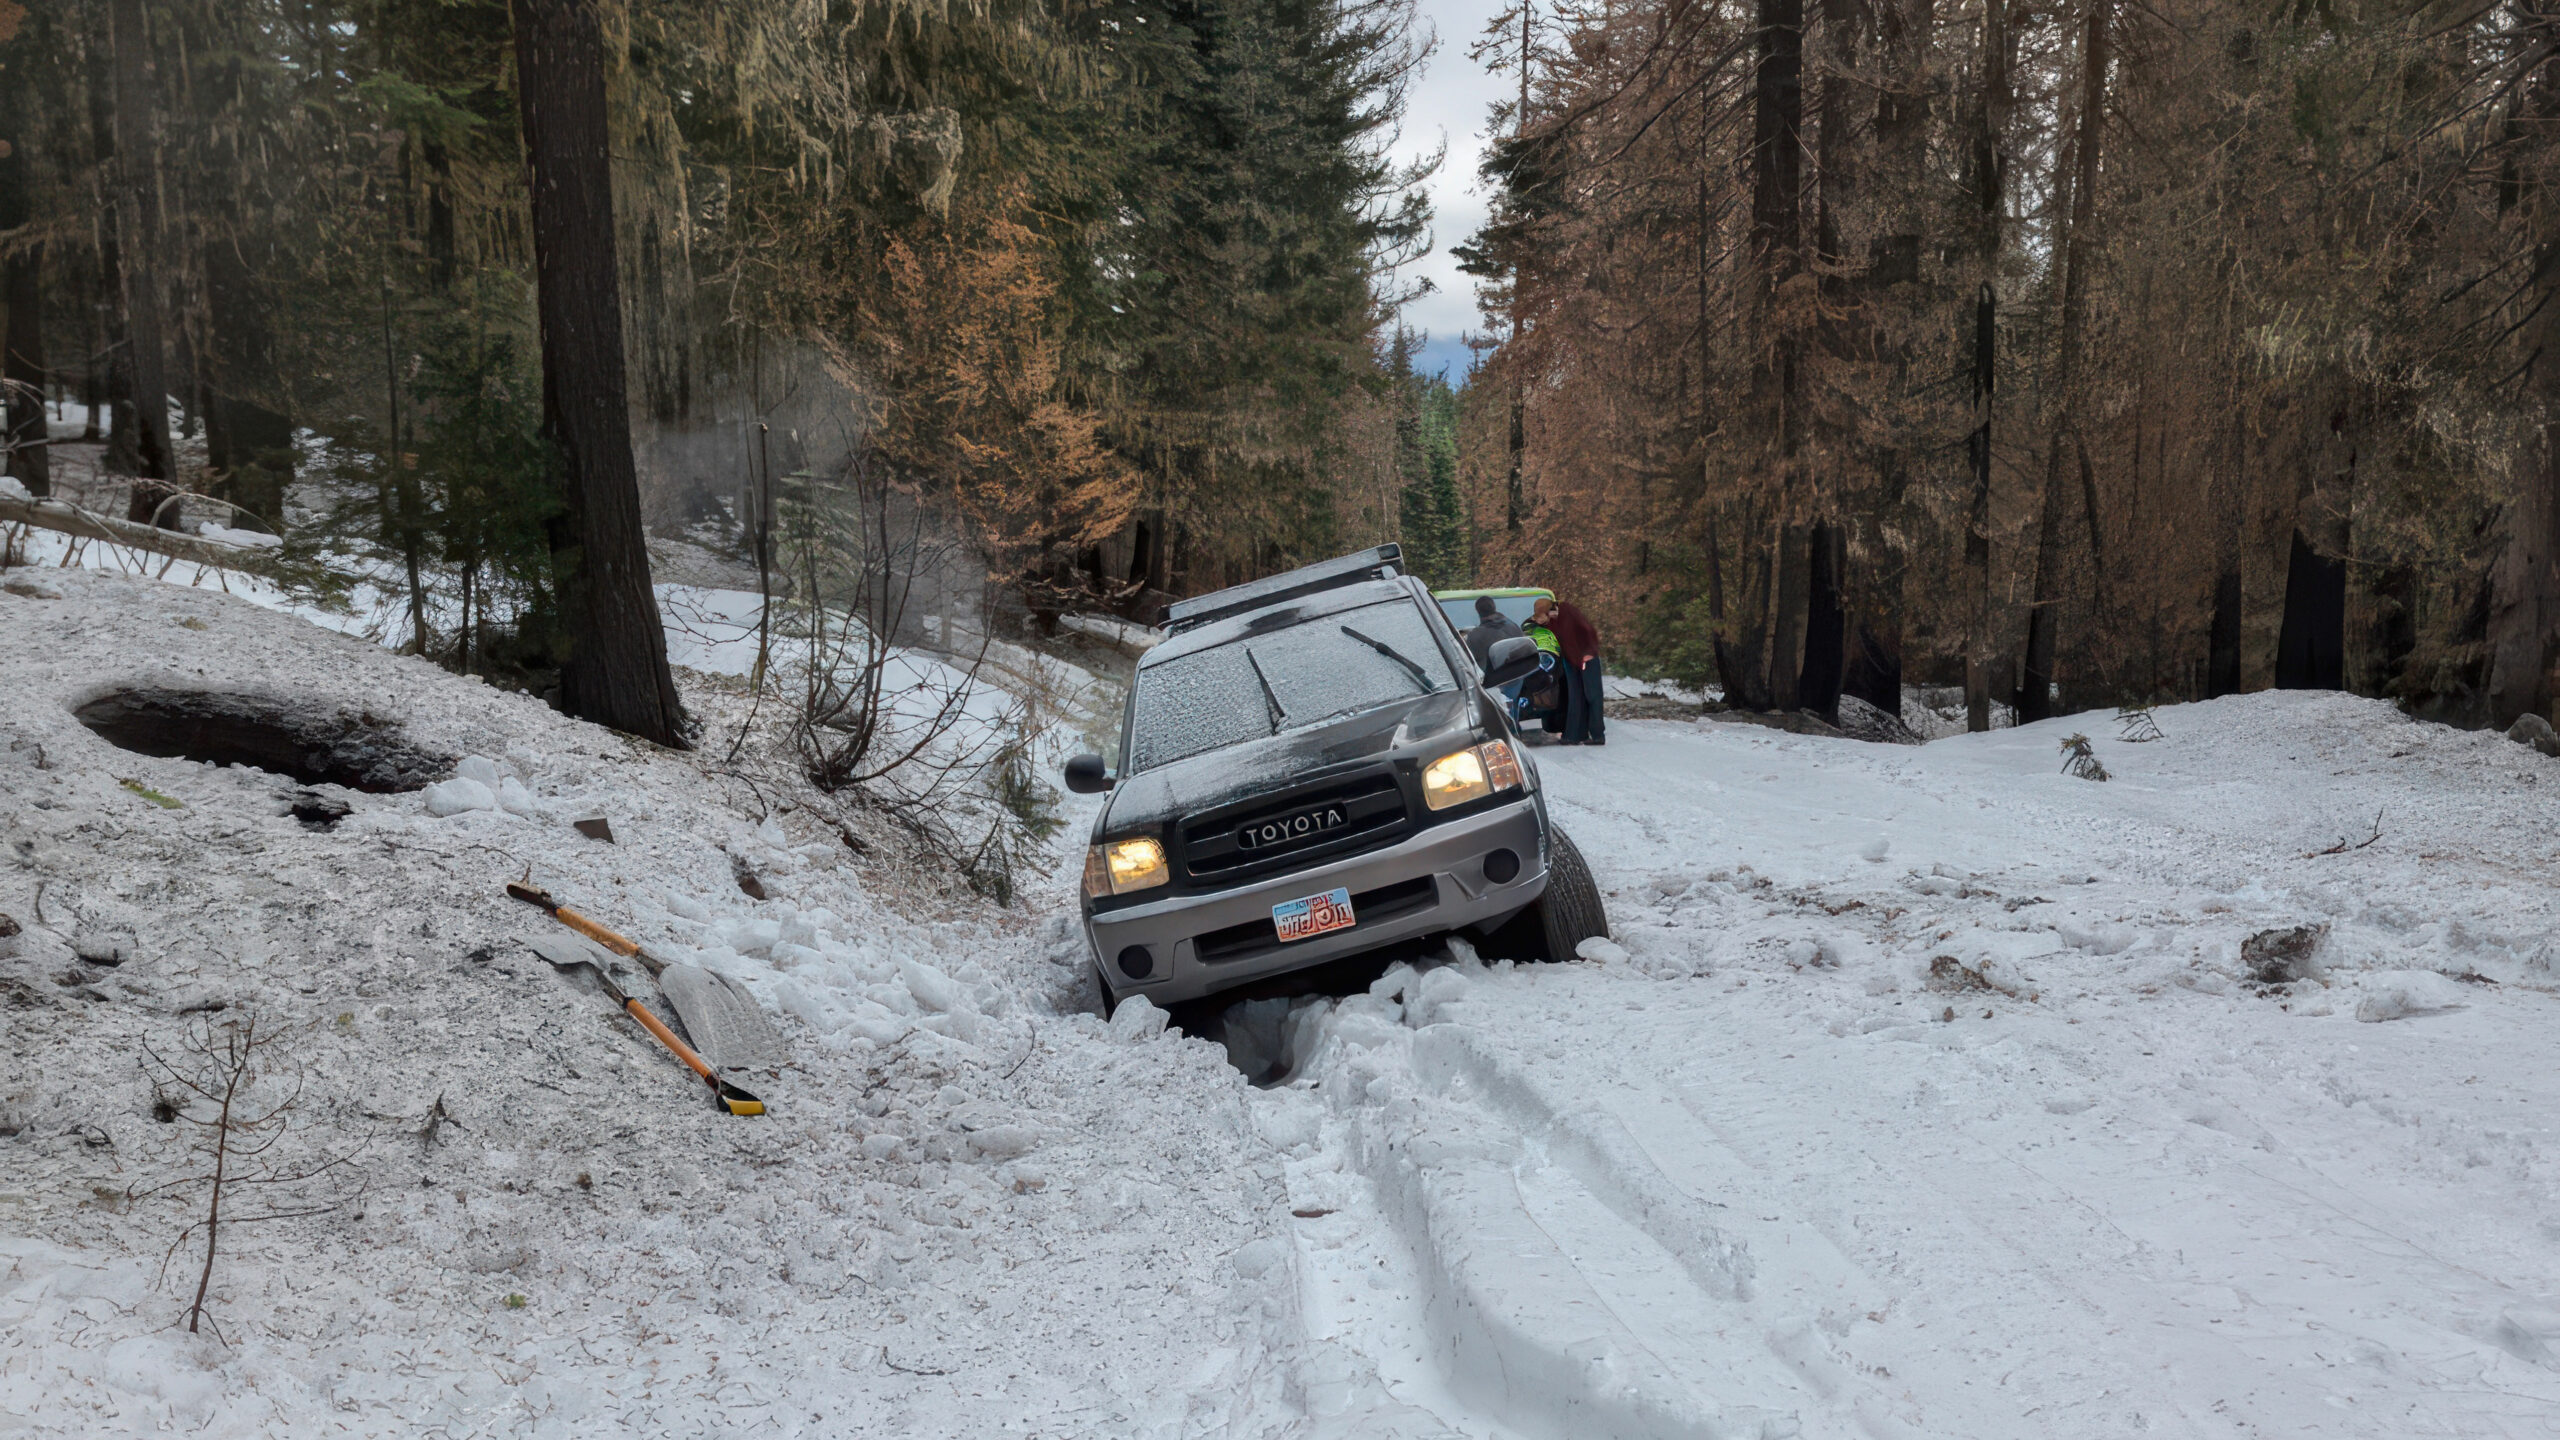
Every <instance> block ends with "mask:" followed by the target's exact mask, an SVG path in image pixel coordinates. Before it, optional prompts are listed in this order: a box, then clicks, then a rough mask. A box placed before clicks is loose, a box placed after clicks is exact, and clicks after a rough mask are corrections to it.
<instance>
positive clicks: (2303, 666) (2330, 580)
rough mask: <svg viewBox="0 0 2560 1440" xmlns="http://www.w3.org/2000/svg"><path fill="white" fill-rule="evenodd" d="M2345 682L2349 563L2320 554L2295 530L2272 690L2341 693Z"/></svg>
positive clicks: (2286, 573) (2277, 641) (2277, 640)
mask: <svg viewBox="0 0 2560 1440" xmlns="http://www.w3.org/2000/svg"><path fill="white" fill-rule="evenodd" d="M2346 683H2347V562H2346V561H2344V560H2341V559H2335V558H2332V557H2330V556H2327V555H2323V554H2321V553H2320V552H2319V551H2318V550H2317V549H2314V548H2313V547H2312V544H2311V541H2310V540H2309V539H2308V538H2307V537H2305V536H2304V535H2303V533H2302V532H2301V531H2299V530H2296V531H2294V532H2293V558H2292V560H2291V562H2290V563H2289V564H2288V565H2287V566H2286V569H2285V581H2284V626H2283V628H2282V629H2281V630H2280V631H2279V632H2278V634H2277V638H2276V688H2277V689H2279V690H2343V689H2345V688H2346Z"/></svg>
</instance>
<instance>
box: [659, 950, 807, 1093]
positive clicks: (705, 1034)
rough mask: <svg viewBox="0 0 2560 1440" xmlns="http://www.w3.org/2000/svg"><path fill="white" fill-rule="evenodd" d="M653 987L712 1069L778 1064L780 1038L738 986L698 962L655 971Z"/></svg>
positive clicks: (781, 1051)
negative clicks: (656, 981) (661, 995)
mask: <svg viewBox="0 0 2560 1440" xmlns="http://www.w3.org/2000/svg"><path fill="white" fill-rule="evenodd" d="M658 990H659V992H660V993H662V994H664V995H665V996H666V997H667V1006H668V1008H670V1009H672V1010H674V1011H675V1012H676V1015H677V1016H678V1017H679V1018H680V1019H682V1020H683V1021H684V1029H685V1034H686V1035H687V1036H689V1037H690V1038H691V1039H692V1041H693V1048H694V1049H695V1050H697V1051H699V1052H700V1053H701V1055H702V1058H703V1059H704V1060H706V1061H708V1062H709V1063H710V1065H711V1068H712V1069H714V1070H738V1069H748V1070H754V1069H770V1068H772V1067H774V1066H778V1065H780V1064H781V1063H782V1062H783V1060H784V1058H785V1055H784V1051H783V1047H782V1037H781V1036H780V1035H777V1034H775V1033H774V1029H773V1025H772V1023H771V1022H770V1021H768V1020H766V1019H765V1018H764V1011H763V1009H762V1008H761V1007H759V1006H758V1005H757V1004H756V1000H755V996H754V995H752V994H750V993H748V991H747V987H745V986H744V985H741V984H739V983H738V982H737V981H735V980H732V979H730V978H729V977H728V976H726V975H721V974H718V973H716V972H714V971H710V970H705V969H703V968H702V967H701V966H699V965H670V966H668V967H667V968H666V969H664V970H662V971H660V972H659V973H658Z"/></svg>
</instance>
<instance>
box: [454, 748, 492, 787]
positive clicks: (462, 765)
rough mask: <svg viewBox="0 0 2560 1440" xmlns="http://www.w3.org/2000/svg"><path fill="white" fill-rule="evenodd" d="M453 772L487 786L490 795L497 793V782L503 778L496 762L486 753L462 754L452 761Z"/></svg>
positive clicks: (462, 777)
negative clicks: (459, 757)
mask: <svg viewBox="0 0 2560 1440" xmlns="http://www.w3.org/2000/svg"><path fill="white" fill-rule="evenodd" d="M453 773H454V774H455V775H456V776H458V777H460V778H461V779H464V780H476V781H478V782H479V783H480V784H482V785H485V786H487V787H488V788H489V793H490V794H492V795H495V794H497V793H498V782H499V781H500V780H501V779H503V778H505V777H504V773H503V772H501V771H500V770H499V769H498V762H497V761H495V760H492V759H490V758H489V757H488V756H486V755H465V756H463V757H462V758H461V759H459V760H456V761H455V762H453Z"/></svg>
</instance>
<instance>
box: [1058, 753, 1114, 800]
mask: <svg viewBox="0 0 2560 1440" xmlns="http://www.w3.org/2000/svg"><path fill="white" fill-rule="evenodd" d="M1111 786H1112V779H1111V772H1110V771H1109V770H1108V769H1106V768H1104V766H1103V763H1102V757H1101V756H1099V755H1095V754H1091V753H1087V754H1083V755H1078V756H1076V757H1075V758H1074V759H1072V760H1069V761H1068V762H1067V788H1068V789H1070V790H1073V791H1074V792H1076V793H1077V794H1079V795H1099V794H1101V793H1102V792H1103V791H1105V790H1108V789H1110V788H1111Z"/></svg>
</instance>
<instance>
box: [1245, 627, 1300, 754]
mask: <svg viewBox="0 0 2560 1440" xmlns="http://www.w3.org/2000/svg"><path fill="white" fill-rule="evenodd" d="M1244 663H1246V664H1247V665H1250V666H1252V667H1253V678H1254V679H1256V680H1259V681H1261V682H1262V698H1263V700H1264V702H1265V703H1267V704H1269V705H1270V707H1271V733H1272V734H1274V735H1277V734H1279V733H1280V726H1281V724H1282V722H1284V721H1286V720H1287V719H1288V718H1289V711H1288V709H1287V708H1286V707H1285V706H1283V705H1282V704H1281V703H1280V697H1279V696H1278V695H1275V694H1273V693H1272V690H1271V677H1270V676H1268V675H1265V674H1263V673H1262V662H1261V661H1259V660H1256V659H1254V658H1253V647H1252V646H1250V645H1248V646H1245V647H1244Z"/></svg>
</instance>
